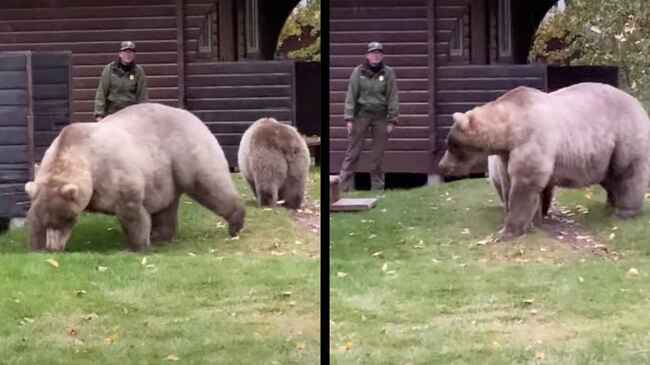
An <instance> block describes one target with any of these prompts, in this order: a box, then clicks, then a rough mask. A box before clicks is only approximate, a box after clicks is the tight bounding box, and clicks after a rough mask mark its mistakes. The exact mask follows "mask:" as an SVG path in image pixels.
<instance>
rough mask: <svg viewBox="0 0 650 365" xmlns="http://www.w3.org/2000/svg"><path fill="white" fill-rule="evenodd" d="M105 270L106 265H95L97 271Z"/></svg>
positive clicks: (106, 268)
mask: <svg viewBox="0 0 650 365" xmlns="http://www.w3.org/2000/svg"><path fill="white" fill-rule="evenodd" d="M106 270H108V267H106V266H97V271H99V272H104V271H106Z"/></svg>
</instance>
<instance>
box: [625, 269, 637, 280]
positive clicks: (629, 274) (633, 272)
mask: <svg viewBox="0 0 650 365" xmlns="http://www.w3.org/2000/svg"><path fill="white" fill-rule="evenodd" d="M625 275H626V276H627V277H628V278H629V277H635V276H639V270H637V269H636V268H633V267H632V268H630V269H629V270H628V271H627V273H626V274H625Z"/></svg>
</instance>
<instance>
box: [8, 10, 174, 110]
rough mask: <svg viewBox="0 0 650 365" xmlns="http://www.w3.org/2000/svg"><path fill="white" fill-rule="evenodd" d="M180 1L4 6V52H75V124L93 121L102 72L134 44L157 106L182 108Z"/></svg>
mask: <svg viewBox="0 0 650 365" xmlns="http://www.w3.org/2000/svg"><path fill="white" fill-rule="evenodd" d="M175 4H176V2H175V0H157V1H153V0H102V1H92V2H90V1H81V0H75V1H73V0H66V1H57V2H56V7H55V6H54V5H53V2H52V1H45V0H43V1H38V0H32V1H16V0H10V1H3V3H2V5H1V6H2V11H0V51H13V50H40V51H59V50H70V51H72V52H73V55H72V76H73V87H74V91H73V98H74V101H73V103H72V110H73V115H72V119H73V120H74V121H83V122H87V121H92V120H93V117H92V114H93V109H94V105H93V104H94V103H93V101H94V97H95V91H96V88H97V83H98V80H99V76H100V73H101V70H102V67H103V66H104V65H105V64H107V63H109V62H110V61H112V60H114V59H115V58H116V57H117V52H118V50H119V43H120V41H122V40H133V41H134V42H135V43H136V46H137V50H138V53H137V58H136V61H137V62H138V63H140V64H142V65H143V66H144V69H145V72H146V73H147V76H148V77H147V81H148V83H149V96H150V98H151V100H152V101H156V102H162V103H165V104H169V105H173V106H175V105H177V103H178V80H177V30H176V5H175Z"/></svg>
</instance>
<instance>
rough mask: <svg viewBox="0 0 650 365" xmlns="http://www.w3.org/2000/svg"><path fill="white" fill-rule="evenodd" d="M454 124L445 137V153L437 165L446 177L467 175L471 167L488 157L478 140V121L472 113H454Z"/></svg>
mask: <svg viewBox="0 0 650 365" xmlns="http://www.w3.org/2000/svg"><path fill="white" fill-rule="evenodd" d="M452 117H453V119H454V124H453V125H452V127H451V130H450V131H449V136H448V137H447V151H445V154H444V156H443V157H442V159H441V160H440V163H439V164H438V168H439V169H440V172H441V173H442V174H443V175H446V176H464V175H468V174H469V173H470V172H471V170H472V167H473V166H474V165H476V164H477V163H478V162H479V161H481V160H482V159H485V158H486V157H487V155H488V151H487V149H486V148H484V146H481V144H480V141H479V138H477V137H478V136H477V135H478V134H479V133H480V131H479V123H480V122H479V121H478V118H477V116H476V115H475V113H473V111H469V112H467V113H454V114H453V116H452ZM477 142H478V143H477Z"/></svg>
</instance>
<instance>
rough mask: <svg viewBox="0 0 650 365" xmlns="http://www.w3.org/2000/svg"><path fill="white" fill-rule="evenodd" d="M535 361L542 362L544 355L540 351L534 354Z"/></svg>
mask: <svg viewBox="0 0 650 365" xmlns="http://www.w3.org/2000/svg"><path fill="white" fill-rule="evenodd" d="M535 359H537V360H544V353H543V352H541V351H538V352H536V353H535Z"/></svg>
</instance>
